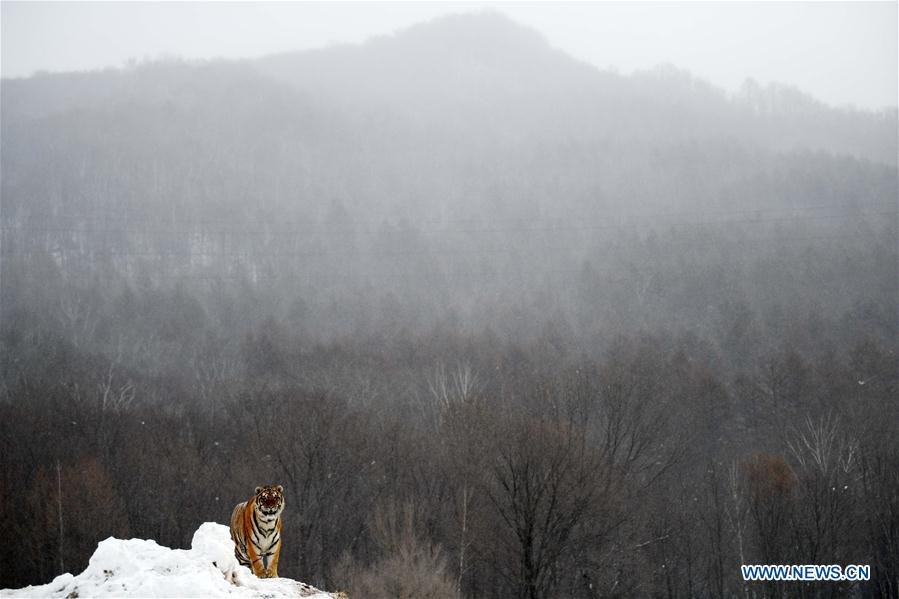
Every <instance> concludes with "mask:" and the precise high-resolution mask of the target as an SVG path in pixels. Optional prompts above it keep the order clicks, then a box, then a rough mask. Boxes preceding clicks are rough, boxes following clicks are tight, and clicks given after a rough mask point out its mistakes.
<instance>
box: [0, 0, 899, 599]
mask: <svg viewBox="0 0 899 599" xmlns="http://www.w3.org/2000/svg"><path fill="white" fill-rule="evenodd" d="M0 92H2V98H0V100H2V121H0V139H2V148H0V149H2V182H0V184H2V188H0V192H2V214H0V220H2V246H0V249H2V272H0V343H2V346H0V348H2V349H0V361H2V362H0V363H2V373H0V374H2V387H0V391H2V393H0V431H2V435H0V439H2V443H3V445H2V456H3V457H2V469H0V471H2V475H0V476H2V478H0V483H2V484H0V516H2V518H3V521H4V522H6V523H7V528H6V529H5V530H6V531H8V532H9V533H10V534H12V535H13V536H14V538H15V539H18V541H17V542H16V543H5V544H3V545H2V546H0V587H15V586H23V585H26V584H33V583H39V582H47V581H49V580H50V579H51V578H52V577H53V576H55V575H57V574H60V573H61V572H65V571H81V570H82V569H83V568H84V566H85V565H86V561H87V558H88V557H89V556H90V555H91V553H92V552H93V550H94V548H95V547H96V544H97V542H98V541H99V540H102V539H104V538H106V537H108V536H110V535H115V536H118V537H123V536H125V537H126V536H137V537H142V538H152V539H155V540H156V541H158V542H159V543H161V544H164V545H167V546H187V545H188V544H189V541H190V536H191V535H192V534H193V532H194V531H195V530H196V528H197V526H198V524H199V523H201V522H204V521H218V522H227V518H228V517H229V515H230V511H231V509H232V508H233V506H234V504H235V503H237V502H239V501H244V500H246V499H247V497H248V496H249V493H250V492H251V491H252V489H253V488H254V487H255V486H256V485H258V484H263V483H270V482H272V483H280V484H283V485H284V488H285V496H286V505H287V508H286V511H285V514H284V518H285V523H284V531H285V532H284V538H285V541H284V549H283V554H282V557H281V566H280V569H281V570H283V574H284V575H285V576H288V577H291V578H296V579H301V580H304V581H307V582H309V583H311V584H315V585H316V586H320V587H322V588H335V589H346V590H347V591H348V592H349V593H350V596H351V597H357V596H358V597H368V596H381V595H384V594H389V593H390V592H391V591H386V590H385V589H394V588H397V587H392V586H390V585H391V584H398V585H406V587H408V588H419V589H421V588H433V589H435V590H434V592H435V593H436V595H434V596H453V594H457V595H459V596H464V597H508V596H520V597H532V598H536V597H560V596H564V597H584V598H588V597H599V596H635V595H639V596H669V597H674V596H733V595H737V594H740V593H741V592H743V590H744V583H743V582H742V579H741V578H740V577H739V564H741V563H797V564H806V563H821V564H830V563H839V564H871V566H872V570H873V571H874V572H875V576H874V579H873V580H872V582H870V583H866V584H863V585H858V584H855V585H853V584H850V583H841V584H836V585H835V584H832V583H827V584H824V583H821V584H818V585H806V586H800V585H799V584H796V585H794V586H784V585H779V586H774V585H772V586H770V587H767V586H762V585H761V583H759V584H757V585H754V586H753V585H750V588H749V589H748V590H749V591H750V592H751V594H752V596H761V595H762V594H765V596H772V597H773V596H796V594H800V595H802V596H808V597H817V596H828V597H830V596H832V594H833V593H837V594H845V595H849V596H871V597H875V596H883V597H888V596H895V595H896V594H897V593H899V434H897V433H899V430H897V429H899V403H897V401H896V399H897V371H899V368H897V366H899V364H897V353H896V352H897V335H896V333H897V330H899V317H897V286H899V283H897V273H899V260H897V194H899V190H897V167H896V160H897V112H896V110H895V108H894V109H889V110H885V111H881V112H877V113H875V112H870V111H861V110H855V109H845V108H834V107H830V106H827V105H825V104H823V103H821V102H818V101H817V100H815V99H814V98H811V97H809V96H807V95H805V94H803V93H802V92H800V91H799V90H795V89H792V88H789V87H787V86H769V87H761V86H759V85H757V84H755V83H753V82H751V81H750V82H747V84H746V85H745V86H744V87H743V89H742V90H741V91H740V92H739V93H737V94H729V93H726V92H724V91H722V90H719V89H717V88H715V87H713V86H712V85H710V84H708V83H706V82H703V81H701V80H698V79H695V78H694V77H692V76H691V75H690V74H689V73H686V72H683V71H679V70H677V69H676V68H674V67H660V68H658V69H656V70H653V71H649V72H644V73H637V74H634V75H630V76H624V75H619V74H615V73H612V72H606V71H601V70H598V69H596V68H594V67H592V66H590V65H587V64H584V63H580V62H577V61H575V60H573V59H572V58H570V57H568V56H566V55H565V54H563V53H562V52H560V51H558V50H555V49H554V48H552V47H551V46H549V44H547V42H545V41H544V40H543V39H542V38H541V37H540V36H539V35H538V34H536V33H535V32H533V31H531V30H528V29H525V28H523V27H521V26H519V25H517V24H514V23H512V22H509V21H507V20H506V19H505V18H503V17H499V16H496V15H490V14H487V15H475V16H460V17H449V18H445V19H442V20H438V21H434V22H431V23H428V24H424V25H421V26H417V27H414V28H412V29H409V30H406V31H402V32H399V33H397V34H396V35H394V36H390V37H385V38H377V39H373V40H371V41H369V42H367V43H365V44H362V45H359V46H334V47H330V48H325V49H321V50H316V51H308V52H301V53H294V54H283V55H277V56H270V57H266V58H263V59H259V60H246V61H236V62H225V61H215V62H204V63H190V62H177V61H167V62H151V63H146V64H140V65H134V66H131V67H129V68H124V69H115V70H107V71H99V72H92V73H67V74H47V75H39V76H36V77H32V78H28V79H15V80H10V79H4V80H3V82H2V89H0ZM22 546H27V547H33V548H35V550H33V551H28V552H24V553H23V552H22V551H21V547H22ZM797 589H799V590H798V591H797Z"/></svg>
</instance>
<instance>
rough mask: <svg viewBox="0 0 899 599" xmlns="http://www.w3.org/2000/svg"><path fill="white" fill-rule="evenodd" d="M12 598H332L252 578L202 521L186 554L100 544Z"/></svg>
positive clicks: (147, 544)
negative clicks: (77, 570)
mask: <svg viewBox="0 0 899 599" xmlns="http://www.w3.org/2000/svg"><path fill="white" fill-rule="evenodd" d="M0 596H2V597H3V598H4V599H6V598H12V597H65V598H70V599H75V598H76V597H77V598H82V599H83V598H85V597H260V598H261V597H265V598H266V599H282V598H288V597H290V598H291V599H293V598H297V597H307V598H309V599H337V597H338V595H332V594H330V593H325V592H323V591H320V590H318V589H316V588H313V587H311V586H309V585H307V584H304V583H302V582H297V581H295V580H291V579H289V578H256V576H254V575H253V574H252V573H251V572H250V570H249V569H248V568H246V567H244V566H241V565H240V564H238V563H237V559H236V558H235V557H234V544H233V543H232V542H231V536H230V533H229V531H228V527H227V526H223V525H221V524H216V523H214V522H206V523H205V524H203V525H201V526H200V528H199V529H197V532H195V533H194V538H193V540H192V541H191V548H190V549H170V548H168V547H162V546H160V545H158V544H157V543H156V541H148V540H143V539H128V540H122V539H115V538H113V537H110V538H108V539H106V540H105V541H101V542H100V544H99V545H98V546H97V550H96V551H95V552H94V555H93V556H91V559H90V563H89V564H88V566H87V569H86V570H85V571H84V572H82V573H81V574H79V575H78V576H73V575H72V574H68V573H66V574H61V575H59V576H57V577H56V578H54V579H53V582H51V583H49V584H44V585H39V586H30V587H25V588H24V589H3V590H2V591H0Z"/></svg>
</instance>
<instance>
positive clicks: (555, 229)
mask: <svg viewBox="0 0 899 599" xmlns="http://www.w3.org/2000/svg"><path fill="white" fill-rule="evenodd" d="M731 214H758V213H757V212H756V211H740V212H734V213H731ZM896 215H897V209H896V208H895V207H894V208H893V209H892V210H884V211H876V212H870V211H865V212H855V213H852V214H795V215H791V216H761V215H760V214H759V215H757V216H755V217H752V218H732V219H728V218H718V219H711V220H710V219H709V218H708V217H707V216H705V217H703V218H702V219H700V220H694V221H680V222H677V221H673V222H665V223H662V226H667V227H682V226H683V227H703V226H716V225H728V224H740V225H760V224H769V223H775V222H793V221H799V222H802V221H814V220H844V221H851V220H857V219H859V218H864V217H880V216H892V217H895V216H896ZM725 216H726V215H725ZM627 218H630V217H620V218H618V219H606V220H604V221H603V222H602V224H591V223H590V222H589V221H586V222H587V223H588V224H584V223H585V221H579V223H580V224H564V225H561V224H555V225H547V226H539V227H533V226H531V227H505V228H469V229H452V228H441V229H418V228H411V229H383V228H382V229H342V228H322V227H317V228H310V229H304V228H297V229H271V230H255V231H254V230H247V229H239V230H231V229H228V230H206V229H199V230H198V229H147V228H132V229H125V228H86V227H47V226H30V225H2V226H0V228H2V230H4V231H10V232H15V231H22V232H25V231H27V232H30V233H67V234H73V233H76V234H104V235H110V234H131V235H191V236H212V235H228V236H238V237H260V236H268V237H275V236H298V235H302V234H315V235H331V236H337V235H341V234H343V235H350V234H352V235H383V234H406V233H417V234H441V233H454V234H465V235H471V234H495V233H562V232H572V231H599V230H608V229H621V228H625V227H627V226H628V224H629V223H627V222H626V219H627ZM646 218H649V216H647V217H646ZM659 218H664V217H659ZM609 220H617V221H618V222H609ZM282 226H283V224H282Z"/></svg>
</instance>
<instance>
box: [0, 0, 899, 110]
mask: <svg viewBox="0 0 899 599" xmlns="http://www.w3.org/2000/svg"><path fill="white" fill-rule="evenodd" d="M897 6H899V3H897V2H895V1H893V2H879V3H863V2H845V3H844V2H827V3H810V2H789V3H773V2H763V3H759V2H756V3H731V2H715V3H711V2H704V3H681V2H662V3H658V2H629V3H616V2H609V3H586V2H573V3H519V2H501V3H490V2H455V3H443V2H433V3H427V2H400V3H376V2H363V3H356V2H352V3H350V2H346V3H338V2H327V3H286V2H283V3H282V2H272V3H269V2H266V3H262V2H258V3H238V2H234V3H218V2H199V3H180V2H159V3H157V2H132V3H119V2H116V3H82V2H61V3H56V2H53V3H50V2H47V3H44V2H9V1H6V0H4V1H3V2H2V3H0V12H2V15H0V16H2V75H3V77H21V76H28V75H30V74H32V73H33V72H35V71H37V70H46V71H71V70H84V69H95V68H102V67H106V66H121V65H122V64H123V63H124V62H125V61H127V60H128V59H130V58H136V59H138V60H141V59H144V58H157V57H160V56H164V55H169V56H171V55H174V56H182V57H185V58H213V57H228V58H238V57H255V56H262V55H264V54H268V53H272V52H280V51H285V50H296V49H305V48H316V47H321V46H326V45H329V44H331V43H337V42H354V43H356V42H362V41H364V40H365V39H367V38H369V37H371V36H374V35H383V34H389V33H392V32H393V31H395V30H397V29H400V28H403V27H406V26H409V25H412V24H415V23H418V22H421V21H426V20H429V19H432V18H435V17H438V16H440V15H443V14H447V13H459V12H472V11H478V10H483V9H491V10H495V11H498V12H502V13H505V14H506V15H508V16H509V17H511V18H513V19H515V20H517V21H519V22H521V23H524V24H527V25H530V26H532V27H534V28H535V29H537V30H539V31H540V32H542V33H543V34H544V36H545V37H546V38H547V39H548V40H549V41H550V43H551V44H553V45H554V46H557V47H559V48H561V49H563V50H565V51H567V52H568V53H570V54H571V55H573V56H576V57H578V58H580V59H582V60H585V61H587V62H590V63H593V64H595V65H597V66H599V67H602V68H610V67H611V68H614V69H616V70H618V71H619V72H620V73H623V74H626V73H630V72H632V71H634V70H635V69H645V68H651V67H652V66H654V65H657V64H659V63H671V64H674V65H676V66H678V67H681V68H685V69H687V70H689V71H691V72H693V73H694V74H696V75H698V76H700V77H702V78H704V79H707V80H709V81H711V82H712V83H715V84H717V85H719V86H721V87H724V88H725V89H728V90H734V89H736V88H737V87H739V85H740V84H741V83H742V82H743V81H744V80H745V79H746V78H747V77H752V78H755V79H756V80H757V81H759V82H761V83H768V82H771V81H778V82H784V83H790V84H793V85H796V86H797V87H799V88H801V89H803V90H805V91H807V92H809V93H811V94H813V95H814V96H816V97H818V98H819V99H821V100H824V101H825V102H827V103H830V104H835V105H843V104H854V105H856V106H860V107H866V108H880V107H883V106H896V104H897V73H899V64H897V62H899V60H897V56H899V46H897V18H899V13H897Z"/></svg>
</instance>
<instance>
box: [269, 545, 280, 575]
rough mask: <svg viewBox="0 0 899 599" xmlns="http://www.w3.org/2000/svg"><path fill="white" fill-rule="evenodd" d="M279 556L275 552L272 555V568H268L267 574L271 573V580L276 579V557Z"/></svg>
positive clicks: (277, 552)
mask: <svg viewBox="0 0 899 599" xmlns="http://www.w3.org/2000/svg"><path fill="white" fill-rule="evenodd" d="M279 549H280V548H279ZM280 556H281V552H280V551H276V552H275V554H274V555H272V566H271V568H269V572H270V573H271V577H272V578H278V557H280Z"/></svg>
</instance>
